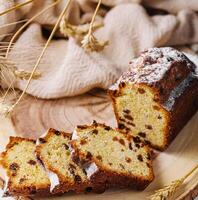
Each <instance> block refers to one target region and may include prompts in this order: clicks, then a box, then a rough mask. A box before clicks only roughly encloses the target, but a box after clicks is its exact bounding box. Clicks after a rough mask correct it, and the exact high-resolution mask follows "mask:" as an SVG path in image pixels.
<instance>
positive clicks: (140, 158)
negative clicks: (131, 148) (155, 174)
mask: <svg viewBox="0 0 198 200" xmlns="http://www.w3.org/2000/svg"><path fill="white" fill-rule="evenodd" d="M137 159H138V160H139V161H141V162H143V157H142V155H141V154H139V155H138V156H137Z"/></svg>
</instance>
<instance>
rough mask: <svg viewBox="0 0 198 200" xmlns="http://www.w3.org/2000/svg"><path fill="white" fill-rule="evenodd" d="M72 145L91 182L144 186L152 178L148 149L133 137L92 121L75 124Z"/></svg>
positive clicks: (109, 184) (76, 157)
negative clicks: (90, 123) (82, 124)
mask: <svg viewBox="0 0 198 200" xmlns="http://www.w3.org/2000/svg"><path fill="white" fill-rule="evenodd" d="M71 146H72V148H73V153H72V156H73V160H74V161H75V162H76V163H78V164H79V165H81V166H83V168H84V169H85V170H86V172H87V176H88V178H89V179H90V181H91V183H92V184H93V185H97V184H98V185H103V186H105V187H107V188H108V187H110V186H113V187H120V188H124V187H132V188H136V189H144V188H145V187H146V186H147V185H148V184H149V183H150V182H151V181H152V180H153V177H154V175H153V170H152V161H151V156H150V150H149V148H148V147H147V146H145V145H144V144H143V143H141V142H140V140H139V139H138V138H136V137H134V138H133V137H132V136H130V135H127V134H124V133H121V132H120V131H118V130H114V129H112V128H110V127H109V126H106V125H104V124H98V123H96V122H94V123H93V124H92V125H91V126H78V127H77V129H76V130H75V131H74V133H73V136H72V142H71Z"/></svg>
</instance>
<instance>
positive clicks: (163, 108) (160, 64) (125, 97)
mask: <svg viewBox="0 0 198 200" xmlns="http://www.w3.org/2000/svg"><path fill="white" fill-rule="evenodd" d="M109 94H110V96H111V99H112V101H113V107H114V111H115V115H116V118H117V122H118V127H119V129H121V130H122V131H124V132H127V133H128V134H131V135H134V136H136V137H138V138H139V139H141V140H144V141H145V142H146V143H148V144H150V145H151V146H152V147H153V148H156V149H159V150H164V149H166V148H167V147H168V145H169V144H170V143H171V141H172V140H173V139H174V138H175V137H176V135H177V134H178V133H179V131H180V130H181V129H182V128H183V127H184V125H185V124H186V123H187V122H188V120H189V119H190V118H191V117H192V116H193V114H194V113H196V111H197V109H198V75H197V72H196V66H195V65H194V64H193V63H192V62H191V61H190V60H189V59H188V58H187V57H186V56H185V55H184V54H183V53H181V52H179V51H177V50H176V49H173V48H170V47H165V48H150V49H148V50H146V51H144V52H142V53H141V55H140V57H138V58H137V59H134V60H133V61H132V62H131V67H130V70H129V71H128V72H126V73H124V74H123V75H122V76H121V77H120V79H119V80H118V81H117V83H116V84H114V85H113V86H112V87H111V88H110V90H109Z"/></svg>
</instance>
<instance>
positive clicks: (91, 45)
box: [81, 0, 108, 52]
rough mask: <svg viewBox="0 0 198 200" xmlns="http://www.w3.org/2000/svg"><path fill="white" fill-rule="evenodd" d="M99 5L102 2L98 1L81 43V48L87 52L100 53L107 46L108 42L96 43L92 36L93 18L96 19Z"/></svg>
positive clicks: (96, 40)
mask: <svg viewBox="0 0 198 200" xmlns="http://www.w3.org/2000/svg"><path fill="white" fill-rule="evenodd" d="M101 3H102V0H99V1H98V5H97V7H96V10H95V12H94V15H93V17H92V20H91V23H90V26H89V31H88V33H87V35H85V37H84V39H83V40H82V42H81V44H82V47H83V48H84V49H85V50H86V51H88V52H92V51H97V52H98V51H102V50H103V49H104V48H105V46H106V45H108V41H98V39H97V38H96V37H95V36H94V35H93V24H94V21H95V18H96V15H97V13H98V10H99V8H100V5H101Z"/></svg>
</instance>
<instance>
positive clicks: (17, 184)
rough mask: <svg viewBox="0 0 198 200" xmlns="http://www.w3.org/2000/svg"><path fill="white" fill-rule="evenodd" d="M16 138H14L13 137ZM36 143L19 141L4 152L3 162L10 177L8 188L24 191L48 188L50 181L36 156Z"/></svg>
mask: <svg viewBox="0 0 198 200" xmlns="http://www.w3.org/2000/svg"><path fill="white" fill-rule="evenodd" d="M12 140H14V139H12ZM35 146H36V145H35V143H34V142H32V141H27V140H25V139H24V140H23V139H22V140H21V141H17V139H16V142H15V143H14V145H12V147H11V148H8V149H7V151H6V152H4V153H3V154H2V160H1V163H2V165H3V167H4V168H5V169H6V171H7V175H8V177H9V182H8V187H9V188H8V189H9V190H11V191H15V190H16V191H18V192H20V190H21V192H22V193H23V190H24V188H34V190H37V189H38V190H40V189H47V188H48V187H49V186H50V181H49V179H48V176H47V174H46V172H45V171H44V169H43V167H42V166H41V164H40V163H39V162H38V161H37V159H36V156H35Z"/></svg>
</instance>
